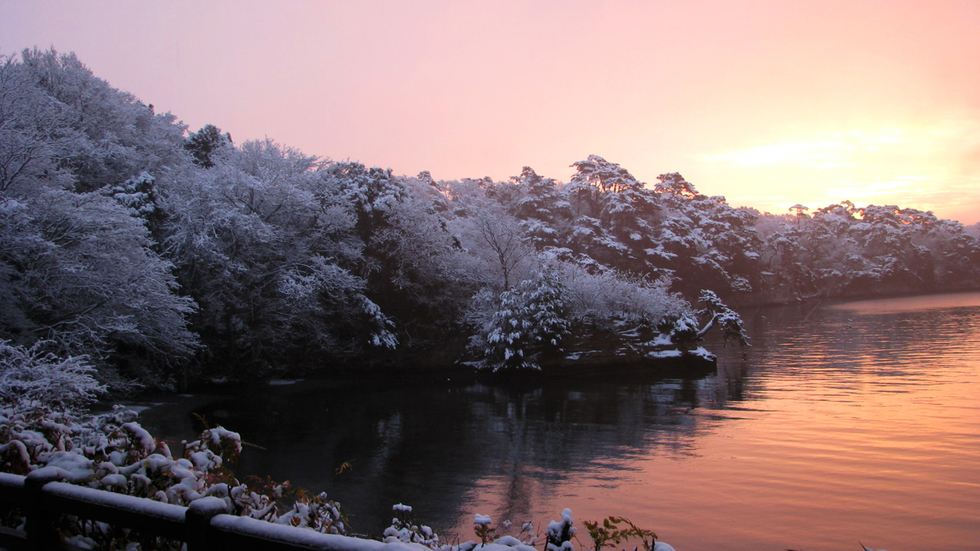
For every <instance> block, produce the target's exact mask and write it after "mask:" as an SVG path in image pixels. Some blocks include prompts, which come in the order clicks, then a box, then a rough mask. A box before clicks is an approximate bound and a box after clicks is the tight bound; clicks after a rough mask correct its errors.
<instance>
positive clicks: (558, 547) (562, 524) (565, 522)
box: [545, 509, 576, 551]
mask: <svg viewBox="0 0 980 551" xmlns="http://www.w3.org/2000/svg"><path fill="white" fill-rule="evenodd" d="M574 523H575V521H574V520H572V510H571V509H565V510H564V511H562V512H561V520H553V521H551V523H549V524H548V529H547V530H546V531H545V534H546V535H547V536H548V542H547V544H546V545H545V551H575V546H574V545H573V544H572V541H571V539H572V536H574V535H575V532H576V528H575V526H574Z"/></svg>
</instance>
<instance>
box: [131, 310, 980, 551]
mask: <svg viewBox="0 0 980 551" xmlns="http://www.w3.org/2000/svg"><path fill="white" fill-rule="evenodd" d="M743 317H744V318H745V319H746V322H747V325H748V327H749V329H750V331H751V334H752V336H753V339H752V344H753V347H752V348H751V349H749V350H748V351H747V353H745V354H744V355H743V353H742V351H739V350H737V349H732V348H727V349H725V348H721V346H720V345H719V344H717V343H710V342H709V343H708V347H709V349H712V350H713V351H715V352H716V353H718V354H719V356H720V358H719V365H718V370H717V373H713V374H710V375H708V376H707V377H702V378H699V379H695V378H692V379H689V380H685V379H666V380H663V379H661V380H658V379H656V378H654V377H651V378H650V379H649V380H641V381H637V380H635V379H631V380H629V381H622V380H620V381H617V380H616V379H615V378H605V377H597V379H596V380H590V381H581V380H556V381H554V382H551V383H547V384H539V383H536V384H533V385H528V386H526V387H524V388H514V387H513V385H509V386H503V385H501V386H496V385H492V384H472V383H468V384H463V383H458V384H457V383H453V382H451V381H447V382H444V383H441V384H436V385H433V384H425V385H422V384H403V383H402V384H398V385H384V384H382V385H378V384H374V385H362V386H350V385H346V386H337V385H330V384H327V383H323V382H299V383H295V384H288V385H276V386H265V387H262V388H259V389H255V390H253V391H250V392H248V393H246V394H244V395H240V396H236V397H228V396H195V397H184V398H175V397H171V398H167V399H166V401H167V402H168V403H167V404H164V405H160V406H157V407H153V408H151V409H149V410H147V411H145V412H144V413H143V414H142V415H141V419H142V421H143V423H144V425H145V426H146V427H147V428H148V429H150V430H151V432H153V433H154V434H157V435H161V436H164V437H169V438H175V439H180V438H187V437H189V436H190V435H191V434H192V433H191V432H190V422H189V417H190V415H189V413H190V412H191V411H195V412H199V413H202V414H204V415H205V416H206V417H207V418H208V420H209V421H212V422H217V423H221V424H223V425H224V426H226V427H228V428H230V429H232V430H236V431H239V432H240V433H241V434H242V437H243V439H245V440H246V441H248V442H251V443H254V444H256V445H259V446H262V447H263V448H265V449H264V450H260V449H254V448H246V451H245V454H244V458H243V462H242V464H241V466H240V471H239V472H240V473H241V474H242V475H244V474H257V475H261V476H263V477H264V476H266V475H269V476H272V477H273V478H274V479H278V480H284V479H289V480H291V481H292V482H293V483H294V484H296V485H298V486H301V487H305V488H308V489H311V490H317V491H319V490H326V491H327V492H328V493H329V494H330V495H331V497H333V498H334V499H337V500H339V501H340V502H341V503H343V504H344V507H345V509H346V510H347V511H348V512H349V513H350V514H351V519H352V523H353V525H354V527H355V528H356V529H357V530H358V531H359V532H363V533H375V534H376V533H378V532H380V531H381V530H382V529H383V527H384V526H387V521H389V520H390V507H391V505H393V504H395V503H405V504H409V505H412V506H413V507H414V510H415V513H416V516H417V518H418V520H420V521H422V522H424V523H426V524H430V525H432V526H433V527H434V528H437V529H438V530H439V531H440V533H441V534H442V535H443V539H444V540H450V541H451V540H452V539H453V535H458V537H459V538H461V539H462V540H463V541H466V540H471V539H474V536H473V533H472V530H471V528H472V526H471V523H472V519H473V515H474V514H475V513H480V514H485V515H490V516H491V517H492V518H493V520H494V521H495V523H500V522H501V521H504V520H512V521H514V523H515V525H519V524H520V523H521V522H524V521H527V520H533V521H534V522H535V523H536V524H540V525H541V526H542V528H543V527H544V526H546V525H547V522H548V521H550V520H552V519H557V518H559V514H560V512H561V510H562V509H563V508H565V507H569V508H571V509H572V511H573V514H574V517H575V519H576V522H578V523H579V526H581V524H580V521H581V520H587V519H598V518H602V517H605V516H608V515H623V516H627V517H629V518H631V519H632V520H633V521H634V522H635V523H636V524H637V525H639V526H641V527H643V528H648V529H652V530H655V531H656V532H657V533H658V534H659V536H660V538H661V539H662V540H663V541H666V542H668V543H670V544H672V545H673V546H674V547H676V548H677V549H678V550H679V551H685V550H687V551H693V550H707V549H726V550H727V549H730V550H741V549H745V550H749V549H752V550H755V549H769V550H773V551H780V550H783V549H785V548H792V549H803V550H806V551H820V550H830V549H839V550H848V549H850V550H859V549H860V548H859V546H858V543H857V542H858V540H861V541H863V542H864V543H865V544H866V545H869V546H873V547H874V548H875V549H879V548H886V549H889V550H890V551H901V550H903V549H905V550H912V549H930V550H967V549H969V550H977V549H980V293H969V294H958V295H940V296H931V297H917V298H911V299H891V300H878V301H864V302H852V303H845V304H836V305H814V304H807V305H800V306H793V307H779V308H766V309H758V310H753V311H750V312H743ZM344 462H349V464H350V466H351V468H350V469H349V470H344V471H343V472H341V473H339V474H338V472H337V469H338V467H340V465H341V464H342V463H344ZM582 537H583V538H584V539H586V540H587V539H588V538H587V536H585V534H584V530H583V532H582Z"/></svg>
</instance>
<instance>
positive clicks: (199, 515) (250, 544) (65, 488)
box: [0, 467, 409, 551]
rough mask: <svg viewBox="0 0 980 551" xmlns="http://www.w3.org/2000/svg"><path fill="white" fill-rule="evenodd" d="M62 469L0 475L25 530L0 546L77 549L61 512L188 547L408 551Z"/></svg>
mask: <svg viewBox="0 0 980 551" xmlns="http://www.w3.org/2000/svg"><path fill="white" fill-rule="evenodd" d="M61 479H62V477H61V476H60V475H59V469H52V468H50V467H47V468H44V469H39V470H38V471H35V472H32V473H31V474H29V475H28V476H26V477H24V476H19V475H14V474H8V473H0V503H3V504H6V505H14V506H17V507H18V508H20V509H21V510H22V511H23V513H24V515H25V517H26V523H25V530H15V529H11V528H6V527H0V549H7V550H10V551H15V550H19V549H25V550H31V551H39V550H45V551H47V550H52V549H75V548H74V547H72V546H68V545H66V544H64V543H63V542H61V537H60V535H59V533H58V531H57V520H58V518H59V517H60V516H61V515H75V516H77V517H79V518H83V519H87V520H93V521H99V522H105V523H107V524H110V525H112V526H116V527H124V528H131V529H134V530H138V531H139V532H140V533H141V534H145V535H149V536H160V537H163V538H168V539H171V540H177V541H182V542H186V543H187V549H188V551H205V550H208V551H218V550H229V549H232V550H236V551H237V550H245V551H249V550H256V551H258V550H262V551H279V550H282V551H287V550H288V551H295V550H307V551H308V550H311V549H318V550H324V549H327V550H330V551H406V550H407V549H409V546H407V545H402V544H398V543H393V544H389V543H382V542H380V541H374V540H367V539H361V538H351V537H347V536H339V535H335V534H320V533H318V532H314V531H312V530H304V529H302V528H294V527H292V526H283V525H279V524H273V523H270V522H265V521H261V520H256V519H253V518H246V517H239V516H234V515H228V514H224V513H225V511H226V505H225V503H224V501H222V500H220V499H218V498H216V497H205V498H202V499H199V500H196V501H194V502H192V503H191V505H190V506H189V507H182V506H180V505H170V504H167V503H160V502H157V501H154V500H151V499H145V498H139V497H133V496H127V495H122V494H116V493H113V492H107V491H104V490H95V489H92V488H87V487H84V486H77V485H73V484H68V483H65V482H60V480H61Z"/></svg>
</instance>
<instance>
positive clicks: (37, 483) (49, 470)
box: [24, 467, 68, 551]
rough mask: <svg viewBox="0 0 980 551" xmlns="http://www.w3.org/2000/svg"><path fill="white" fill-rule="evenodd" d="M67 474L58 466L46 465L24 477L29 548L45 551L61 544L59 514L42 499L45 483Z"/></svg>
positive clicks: (62, 477) (57, 479)
mask: <svg viewBox="0 0 980 551" xmlns="http://www.w3.org/2000/svg"><path fill="white" fill-rule="evenodd" d="M67 474H68V473H66V472H65V471H64V470H62V469H59V468H57V467H44V468H42V469H38V470H36V471H34V472H32V473H30V474H28V475H27V477H26V478H25V479H24V491H25V494H26V499H25V500H24V501H25V503H24V513H25V515H26V517H27V518H26V529H27V530H26V531H27V549H33V550H35V551H43V550H45V549H55V548H56V547H58V546H60V545H61V536H59V535H58V529H57V527H56V526H55V521H56V520H57V519H58V516H59V515H58V514H57V513H56V512H54V511H49V510H47V509H46V508H45V507H44V503H43V502H42V500H43V498H44V494H43V489H44V485H45V484H47V483H48V482H57V481H60V480H64V479H65V477H66V475H67Z"/></svg>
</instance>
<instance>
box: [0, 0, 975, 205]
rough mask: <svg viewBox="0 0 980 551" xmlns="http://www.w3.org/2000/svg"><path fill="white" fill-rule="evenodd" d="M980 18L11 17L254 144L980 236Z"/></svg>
mask: <svg viewBox="0 0 980 551" xmlns="http://www.w3.org/2000/svg"><path fill="white" fill-rule="evenodd" d="M978 29H980V2H977V1H975V0H964V1H942V0H940V1H936V0H922V1H907V0H887V1H867V0H844V1H841V0H819V1H812V2H810V1H793V2H772V1H748V0H738V1H696V0H695V1H685V2H680V1H672V0H671V1H667V0H657V1H653V0H636V1H631V0H619V1H615V0H613V1H608V2H600V1H594V0H593V1H588V2H585V1H577V0H564V1H561V2H558V1H554V0H540V1H531V0H525V1H508V0H495V1H492V2H482V1H480V2H477V1H472V2H471V1H458V0H432V1H424V0H421V1H411V2H404V1H395V0H392V1H357V2H353V1H350V2H348V1H343V2H341V1H329V0H307V1H301V0H291V1H289V2H277V3H271V2H265V1H261V2H260V1H241V0H233V1H232V0H221V1H209V2H197V1H184V0H167V1H153V2H148V1H145V2H70V1H51V2H15V1H12V0H0V53H3V54H6V55H10V54H14V53H17V52H19V51H20V50H21V49H22V48H24V47H33V46H38V47H41V48H48V47H51V46H54V47H55V48H56V49H58V50H59V51H64V52H68V51H74V52H75V53H76V54H77V55H78V56H79V58H80V59H81V60H82V61H83V62H84V63H85V64H86V65H88V66H89V67H90V68H91V69H92V70H93V71H94V72H95V74H96V75H97V76H99V77H102V78H104V79H106V80H108V81H109V82H110V83H111V84H112V85H113V86H115V87H117V88H120V89H122V90H126V91H129V92H131V93H133V94H135V95H136V96H137V97H139V98H140V99H142V100H143V101H144V102H146V103H152V104H154V106H155V107H156V109H157V111H171V112H173V113H174V114H175V115H177V116H178V117H179V118H180V119H182V120H183V121H184V122H185V123H186V124H187V125H188V126H189V127H190V130H197V129H198V128H200V127H202V126H203V125H205V124H209V123H210V124H215V125H217V126H218V127H220V128H221V129H222V130H224V131H228V132H230V133H231V134H232V137H233V138H234V139H235V141H236V142H237V143H241V142H242V141H244V140H248V139H256V138H265V137H269V138H272V139H275V140H276V141H279V142H281V143H284V144H286V145H290V146H293V147H297V148H299V149H301V150H303V151H304V152H306V153H309V154H316V155H321V156H324V157H327V158H331V159H334V160H346V159H350V160H354V161H360V162H362V163H365V164H367V165H375V166H383V167H390V168H392V169H393V170H394V171H395V172H396V173H398V174H408V175H414V174H416V173H418V172H419V171H421V170H429V171H430V172H431V173H432V175H433V176H434V177H435V178H436V179H456V178H463V177H477V178H478V177H483V176H491V177H492V178H494V179H495V180H503V179H506V178H508V177H510V176H513V175H516V174H519V173H520V171H521V167H523V166H525V165H528V166H531V167H533V168H534V169H535V170H536V171H537V172H538V173H539V174H542V175H545V176H549V177H553V178H556V179H559V180H565V181H567V180H568V178H569V177H570V175H571V173H572V169H571V168H569V165H570V164H571V163H573V162H576V161H579V160H582V159H584V158H586V157H587V156H588V155H589V154H593V153H594V154H598V155H601V156H603V157H605V158H606V159H608V160H610V161H613V162H616V163H619V164H620V165H622V166H624V167H625V168H627V169H629V170H630V171H631V172H632V173H633V174H634V175H635V176H636V177H637V178H638V179H640V180H641V181H645V182H647V183H654V182H655V181H656V177H657V175H658V174H661V173H664V172H680V173H681V174H683V175H684V176H685V177H686V178H687V179H688V180H689V181H691V182H693V183H694V184H695V186H697V188H698V190H699V191H701V192H702V193H705V194H708V195H725V196H726V197H727V198H728V200H729V202H730V203H731V204H733V205H736V206H743V205H744V206H752V207H756V208H758V209H760V210H763V211H770V212H774V213H785V212H787V209H788V207H789V206H791V205H793V204H795V203H802V204H804V205H807V206H809V207H811V208H818V207H822V206H826V205H828V204H830V203H834V202H839V201H841V200H845V199H848V200H850V201H852V202H854V203H855V204H856V205H858V206H864V205H866V204H868V203H875V204H897V205H899V206H902V207H915V208H920V209H923V210H932V211H934V212H935V213H936V214H937V215H938V216H940V217H943V218H951V219H954V220H959V221H961V222H963V223H966V224H973V223H977V222H980V71H978V70H977V66H978V62H980V32H978Z"/></svg>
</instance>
